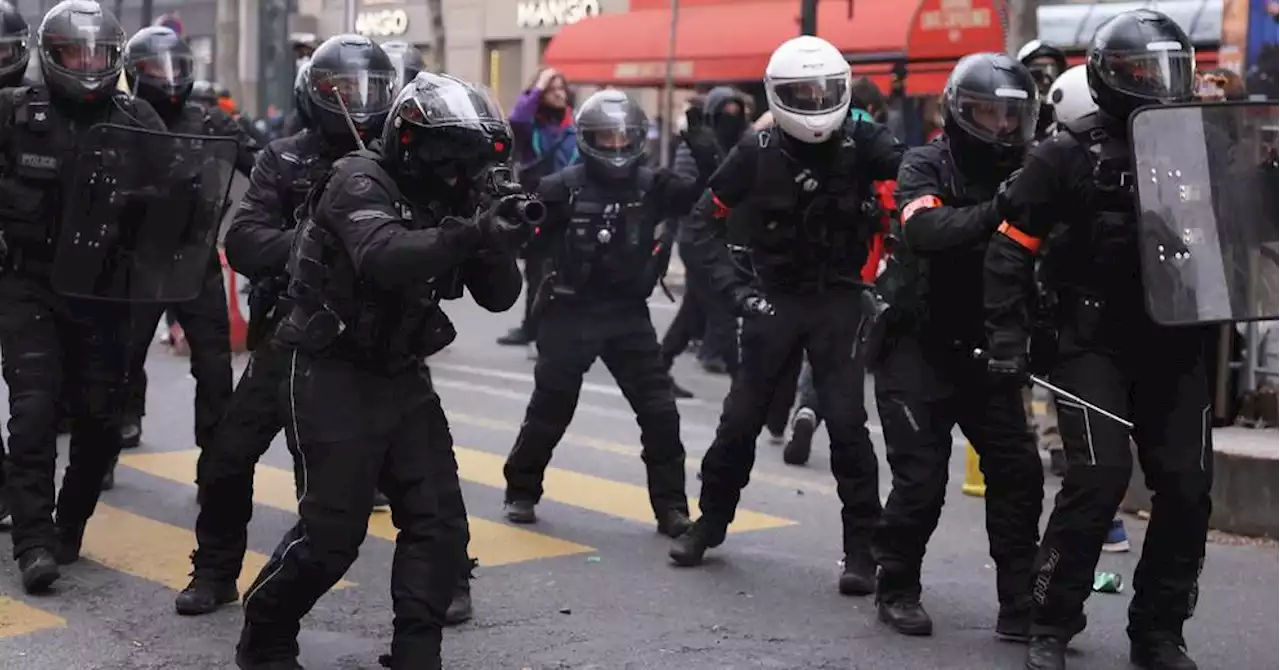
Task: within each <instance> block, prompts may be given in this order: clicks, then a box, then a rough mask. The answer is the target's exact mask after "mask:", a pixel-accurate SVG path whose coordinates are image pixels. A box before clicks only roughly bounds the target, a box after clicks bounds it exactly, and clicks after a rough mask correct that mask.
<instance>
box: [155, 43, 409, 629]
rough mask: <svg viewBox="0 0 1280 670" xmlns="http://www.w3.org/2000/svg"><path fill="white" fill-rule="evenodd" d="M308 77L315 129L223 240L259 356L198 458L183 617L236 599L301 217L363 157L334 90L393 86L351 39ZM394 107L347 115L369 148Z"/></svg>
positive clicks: (265, 179)
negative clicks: (240, 281) (351, 155)
mask: <svg viewBox="0 0 1280 670" xmlns="http://www.w3.org/2000/svg"><path fill="white" fill-rule="evenodd" d="M306 71H307V74H308V78H307V80H306V89H305V90H306V95H305V96H304V97H303V98H302V100H301V103H302V108H303V109H304V110H306V111H305V113H306V117H307V118H309V119H311V120H312V122H313V127H312V128H310V129H308V130H305V131H303V132H301V133H298V134H297V135H294V136H292V137H286V138H282V139H279V140H275V141H273V142H272V143H271V144H269V145H267V148H266V149H264V150H263V151H262V152H261V153H259V154H258V157H257V164H256V165H255V166H254V168H253V171H252V173H251V175H250V177H249V189H248V190H247V191H246V192H245V194H244V198H243V199H242V200H241V202H240V207H239V209H237V210H236V213H235V216H234V218H233V219H232V222H231V226H230V228H228V229H227V233H226V238H225V248H226V255H227V262H228V263H229V264H230V265H231V267H232V268H233V269H235V271H236V272H238V273H240V274H242V275H244V276H245V277H248V278H249V280H250V281H251V282H252V292H251V293H250V297H249V305H250V321H249V342H248V344H249V347H250V348H251V349H252V350H253V355H252V359H251V361H250V364H249V367H248V368H247V370H246V372H245V373H244V375H243V376H241V377H240V381H239V383H238V384H237V385H236V388H235V392H234V394H233V395H232V398H231V401H230V403H229V404H228V406H227V411H226V414H225V415H224V417H223V420H222V421H221V422H220V423H219V425H218V429H217V433H216V435H215V437H214V440H213V448H212V449H205V450H203V451H202V452H201V454H200V463H199V467H198V474H197V479H198V481H199V484H200V491H201V498H202V504H201V506H200V515H199V516H198V517H197V519H196V539H197V543H198V545H197V548H196V551H195V553H193V554H192V563H193V565H194V568H195V570H194V572H193V574H192V580H191V584H190V585H189V586H188V587H187V588H186V589H185V590H184V591H183V592H182V593H180V594H179V595H178V598H177V609H178V612H179V613H180V614H204V613H207V612H211V611H213V610H214V609H215V608H217V607H218V606H219V605H221V604H225V603H229V602H234V601H235V599H236V597H237V596H238V594H237V593H236V588H235V582H236V578H237V577H238V576H239V575H240V569H241V565H242V563H243V559H244V552H245V542H246V534H245V527H246V525H247V524H248V523H249V518H250V516H251V515H252V513H253V470H254V467H255V465H256V464H257V462H258V459H260V458H261V457H262V454H264V453H266V451H267V448H268V447H270V446H271V441H272V440H273V439H274V438H275V436H276V435H277V434H279V433H280V431H281V430H282V429H283V425H282V423H281V421H282V420H281V415H280V411H279V407H278V404H277V399H278V391H279V388H280V384H281V383H282V381H283V380H284V379H285V376H286V373H287V371H288V364H289V358H288V355H287V353H286V352H284V351H282V350H280V349H279V348H278V347H277V346H276V345H275V344H273V343H272V342H271V341H270V338H269V337H267V335H269V333H270V332H271V331H272V330H273V329H274V328H275V325H276V324H277V323H278V322H279V320H280V317H281V316H282V314H281V312H280V308H279V301H280V294H281V293H282V292H283V291H284V289H285V287H286V286H287V283H288V274H287V272H286V271H285V262H286V261H287V260H288V257H289V249H290V246H291V245H292V244H293V237H294V230H295V228H296V227H297V224H298V223H299V222H298V220H297V219H296V217H297V215H298V211H299V210H298V208H299V207H300V206H301V205H302V204H303V202H304V200H305V198H306V195H307V193H308V191H310V189H311V187H312V185H313V183H314V182H315V181H316V180H317V179H319V178H320V177H321V176H323V175H324V174H325V173H326V172H327V171H328V170H329V168H330V166H331V165H332V164H333V162H334V161H335V160H337V159H338V158H340V157H342V156H343V155H345V154H346V153H348V152H350V151H353V150H355V149H356V148H358V144H357V138H356V137H354V136H353V135H352V131H351V128H350V127H349V126H348V125H347V124H348V117H347V116H345V115H344V112H343V110H342V108H341V107H340V106H338V105H337V104H336V103H335V102H334V101H333V98H332V90H333V89H335V88H336V87H340V86H346V87H350V86H354V85H356V84H355V82H357V81H359V80H360V79H361V78H369V79H371V80H373V81H377V82H382V81H383V80H388V81H389V80H390V78H392V77H394V76H395V75H394V71H393V70H392V69H391V66H390V62H389V60H388V59H387V57H386V54H384V53H382V50H381V49H380V48H379V47H378V46H377V45H376V44H374V43H373V42H371V41H369V40H368V39H366V38H364V37H358V36H353V35H339V36H336V37H332V38H330V39H329V40H327V41H325V43H324V44H322V45H320V47H319V48H318V49H317V50H316V53H315V57H314V58H313V60H312V61H311V62H310V63H309V65H308V66H307V70H306ZM343 90H346V89H343ZM373 103H377V105H380V106H375V105H374V104H373ZM352 104H355V103H354V102H353V103H352ZM389 105H390V98H384V99H382V100H375V101H371V102H370V104H369V105H368V106H366V107H365V108H357V109H348V110H347V111H348V112H349V114H350V117H349V118H350V119H351V123H352V124H353V125H354V128H355V131H356V132H357V133H359V135H360V136H361V138H362V139H363V140H364V141H371V140H372V139H374V138H376V137H378V135H379V134H380V133H381V132H382V123H383V121H384V120H385V119H386V113H387V109H388V107H389Z"/></svg>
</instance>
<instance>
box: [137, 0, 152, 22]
mask: <svg viewBox="0 0 1280 670" xmlns="http://www.w3.org/2000/svg"><path fill="white" fill-rule="evenodd" d="M152 5H153V1H152V0H142V20H141V21H140V23H142V27H143V28H145V27H147V26H149V25H151V18H152V16H151V15H152V14H153V13H154V8H153V6H152Z"/></svg>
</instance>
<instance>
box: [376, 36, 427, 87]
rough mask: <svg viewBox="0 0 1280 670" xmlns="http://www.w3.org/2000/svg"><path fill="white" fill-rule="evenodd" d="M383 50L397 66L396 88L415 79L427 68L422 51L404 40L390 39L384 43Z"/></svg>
mask: <svg viewBox="0 0 1280 670" xmlns="http://www.w3.org/2000/svg"><path fill="white" fill-rule="evenodd" d="M382 50H383V51H385V52H387V56H389V57H390V58H391V64H392V65H394V66H395V68H396V90H397V91H398V90H400V89H401V88H403V87H404V85H405V84H408V83H409V82H411V81H413V78H414V77H417V76H418V73H419V72H422V71H423V70H425V69H426V63H425V62H424V61H423V60H422V51H421V50H419V49H418V47H415V46H413V45H412V44H409V43H408V42H405V41H404V40H390V41H387V42H383V43H382Z"/></svg>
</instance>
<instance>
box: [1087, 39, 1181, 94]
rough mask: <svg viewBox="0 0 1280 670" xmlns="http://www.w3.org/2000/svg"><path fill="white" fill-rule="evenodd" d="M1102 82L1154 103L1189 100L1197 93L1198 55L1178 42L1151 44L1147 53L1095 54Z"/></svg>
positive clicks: (1103, 52)
mask: <svg viewBox="0 0 1280 670" xmlns="http://www.w3.org/2000/svg"><path fill="white" fill-rule="evenodd" d="M1096 60H1097V62H1098V64H1099V67H1098V68H1097V71H1098V74H1099V76H1100V77H1101V78H1102V81H1103V83H1105V84H1106V85H1107V86H1109V87H1111V88H1112V89H1114V90H1116V91H1118V92H1120V93H1125V94H1128V95H1132V96H1134V97H1138V98H1145V99H1147V100H1151V101H1153V102H1177V101H1179V100H1189V99H1191V97H1192V95H1193V94H1194V93H1195V70H1196V59H1195V54H1194V53H1192V52H1191V51H1189V50H1187V49H1185V48H1184V47H1183V45H1182V44H1180V43H1179V42H1152V43H1151V44H1148V45H1147V48H1146V50H1144V51H1102V52H1100V53H1099V54H1097V55H1096Z"/></svg>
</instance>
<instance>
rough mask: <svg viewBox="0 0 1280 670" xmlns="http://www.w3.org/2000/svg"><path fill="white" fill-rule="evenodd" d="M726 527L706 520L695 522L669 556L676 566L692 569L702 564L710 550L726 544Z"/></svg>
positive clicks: (678, 540) (673, 544) (676, 542)
mask: <svg viewBox="0 0 1280 670" xmlns="http://www.w3.org/2000/svg"><path fill="white" fill-rule="evenodd" d="M724 535H725V527H724V526H721V525H717V524H713V523H711V522H709V521H707V520H706V518H702V519H698V520H697V521H695V522H693V526H691V527H690V528H689V530H688V531H686V532H685V534H684V535H681V536H680V537H677V538H676V541H675V542H673V543H672V544H671V550H670V551H668V552H667V555H668V556H670V557H671V560H672V561H674V562H675V564H676V565H679V566H681V567H686V568H690V567H693V566H695V565H701V564H702V556H703V554H705V553H707V550H708V549H711V548H713V547H718V546H720V545H721V544H723V543H724Z"/></svg>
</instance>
